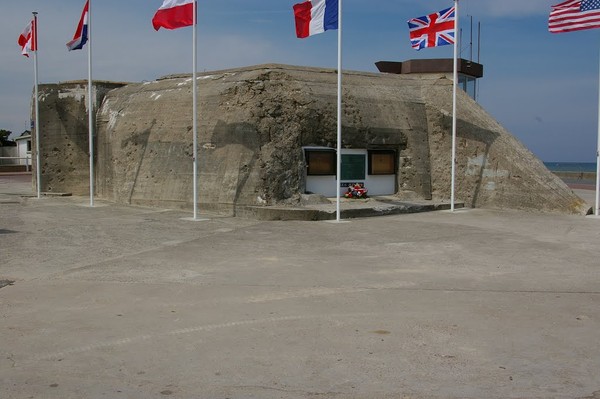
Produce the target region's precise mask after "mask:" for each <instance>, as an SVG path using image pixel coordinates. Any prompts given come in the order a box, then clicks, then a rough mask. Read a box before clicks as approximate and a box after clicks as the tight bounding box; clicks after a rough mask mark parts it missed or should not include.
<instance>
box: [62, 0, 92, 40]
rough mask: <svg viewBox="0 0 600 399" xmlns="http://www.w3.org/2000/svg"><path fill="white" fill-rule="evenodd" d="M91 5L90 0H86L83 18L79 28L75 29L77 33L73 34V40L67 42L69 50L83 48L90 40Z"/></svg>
mask: <svg viewBox="0 0 600 399" xmlns="http://www.w3.org/2000/svg"><path fill="white" fill-rule="evenodd" d="M89 7H90V1H89V0H88V1H86V2H85V7H83V13H81V19H80V20H79V25H77V30H76V31H75V35H74V36H73V40H71V41H70V42H69V43H67V48H68V49H69V51H71V50H81V49H82V48H83V46H84V45H85V44H86V43H87V41H88V10H89Z"/></svg>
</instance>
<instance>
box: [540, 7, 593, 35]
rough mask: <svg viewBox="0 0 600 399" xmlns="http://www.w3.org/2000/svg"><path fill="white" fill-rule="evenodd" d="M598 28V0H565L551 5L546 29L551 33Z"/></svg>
mask: <svg viewBox="0 0 600 399" xmlns="http://www.w3.org/2000/svg"><path fill="white" fill-rule="evenodd" d="M595 28H600V0H567V1H565V2H562V3H560V4H557V5H555V6H552V11H551V12H550V19H549V21H548V30H550V32H552V33H562V32H572V31H576V30H584V29H595Z"/></svg>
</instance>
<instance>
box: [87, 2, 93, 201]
mask: <svg viewBox="0 0 600 399" xmlns="http://www.w3.org/2000/svg"><path fill="white" fill-rule="evenodd" d="M87 18H88V141H89V151H90V206H91V207H93V206H94V101H93V99H92V92H93V90H92V37H93V36H94V35H93V34H92V0H89V3H88V16H87Z"/></svg>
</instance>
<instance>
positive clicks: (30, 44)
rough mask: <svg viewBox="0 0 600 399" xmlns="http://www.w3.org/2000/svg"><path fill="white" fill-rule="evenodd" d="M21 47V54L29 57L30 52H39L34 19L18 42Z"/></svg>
mask: <svg viewBox="0 0 600 399" xmlns="http://www.w3.org/2000/svg"><path fill="white" fill-rule="evenodd" d="M18 43H19V46H21V48H22V49H23V50H22V51H21V54H23V55H24V56H25V57H29V52H30V51H37V24H36V19H35V18H34V19H33V21H31V22H30V23H29V24H27V26H26V27H25V30H24V31H23V33H21V35H20V36H19V40H18Z"/></svg>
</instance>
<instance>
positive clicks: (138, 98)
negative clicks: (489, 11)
mask: <svg viewBox="0 0 600 399" xmlns="http://www.w3.org/2000/svg"><path fill="white" fill-rule="evenodd" d="M191 88H192V82H191V79H190V77H189V76H171V77H167V78H164V79H160V80H158V81H154V82H147V83H143V84H130V85H127V86H124V87H122V88H119V89H115V90H113V91H111V92H109V93H108V94H107V95H106V97H105V99H104V101H103V104H102V107H101V109H100V110H99V112H98V118H97V125H98V146H97V147H98V154H97V168H96V169H97V172H98V174H97V179H96V181H97V190H98V196H99V197H101V198H105V199H109V200H111V201H115V202H118V203H127V204H141V205H155V206H162V207H172V208H185V209H189V208H190V207H191V203H192V187H193V185H192V112H191V108H192V104H191V101H192V100H191V99H192V95H191ZM335 93H336V73H335V71H333V70H327V69H318V68H302V67H291V66H283V65H260V66H256V67H248V68H240V69H234V70H227V71H217V72H211V73H206V74H203V75H202V76H200V78H199V96H200V99H199V107H198V112H199V117H200V127H199V142H200V153H199V171H200V179H199V185H200V187H199V193H200V198H199V200H200V206H201V208H203V209H207V210H217V211H225V212H228V213H230V214H235V209H236V207H238V206H239V207H248V206H265V205H281V204H288V205H290V206H293V205H294V202H298V201H300V194H302V193H303V192H304V187H305V182H304V170H305V164H304V160H303V154H302V150H301V148H302V146H327V147H335V146H336V110H335V104H336V101H335ZM458 99H459V126H458V136H459V148H458V154H457V160H458V161H457V186H456V187H457V200H459V201H462V202H465V204H466V205H467V206H471V207H492V208H513V209H528V210H536V211H548V212H560V213H578V214H582V213H586V212H587V211H588V207H587V206H586V205H585V204H584V203H583V201H581V200H580V199H579V198H578V197H577V196H575V195H574V194H573V193H572V191H571V190H570V189H569V188H568V187H567V186H566V185H565V184H564V183H563V182H562V181H561V180H560V179H558V178H557V177H556V176H554V175H552V174H551V173H550V172H548V171H547V170H546V168H545V167H544V166H543V164H542V163H541V162H540V161H539V160H537V159H536V158H535V157H534V156H533V155H532V154H531V153H530V152H529V151H527V150H526V149H525V148H524V147H523V146H522V145H521V144H520V143H519V142H518V141H517V140H516V139H515V138H514V137H512V136H511V135H510V134H509V133H508V132H507V131H506V130H504V129H503V128H502V127H501V126H500V125H499V124H498V123H497V122H495V121H494V120H493V119H492V118H491V117H490V116H489V115H488V114H487V113H486V112H485V111H484V110H483V109H482V108H481V107H480V106H479V105H477V104H476V103H475V102H473V101H472V100H471V99H470V98H469V97H468V96H467V95H466V94H464V93H462V92H460V93H459V96H458ZM343 101H344V105H343V117H342V118H343V120H342V124H343V147H345V148H368V149H373V148H376V149H393V150H396V151H397V154H398V164H399V170H398V179H397V188H398V192H399V193H405V192H412V193H416V194H417V195H418V196H419V197H420V198H422V199H436V200H448V199H449V197H450V169H451V168H450V153H451V151H450V148H451V112H450V111H451V108H452V107H451V105H452V84H451V81H450V80H448V79H447V78H446V77H445V76H444V75H422V76H417V75H386V74H375V73H366V72H365V73H363V72H345V73H344V99H343ZM81 111H82V110H81V109H79V113H80V114H81ZM57 148H61V147H60V146H58V147H57ZM51 174H53V175H54V174H55V173H54V172H52V173H51ZM63 191H64V190H63Z"/></svg>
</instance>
